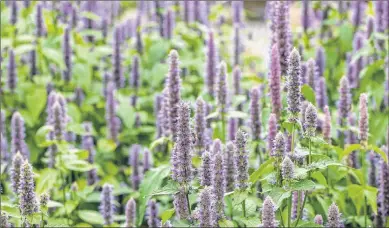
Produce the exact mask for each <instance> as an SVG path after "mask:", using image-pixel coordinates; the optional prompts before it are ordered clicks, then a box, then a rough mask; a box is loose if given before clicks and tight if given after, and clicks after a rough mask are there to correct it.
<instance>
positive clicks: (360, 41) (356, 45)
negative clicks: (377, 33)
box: [350, 32, 365, 88]
mask: <svg viewBox="0 0 389 228" xmlns="http://www.w3.org/2000/svg"><path fill="white" fill-rule="evenodd" d="M364 41H365V38H364V37H363V35H362V33H361V32H357V33H356V34H355V36H354V40H353V52H354V54H355V53H357V52H358V51H359V50H361V49H362V47H363V45H364ZM363 67H364V64H363V58H362V57H359V58H358V59H357V60H356V62H355V63H354V69H353V81H352V82H353V84H351V87H352V88H358V87H359V83H360V76H359V74H360V72H361V71H362V69H363ZM350 82H351V81H350Z"/></svg>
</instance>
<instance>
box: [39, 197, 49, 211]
mask: <svg viewBox="0 0 389 228" xmlns="http://www.w3.org/2000/svg"><path fill="white" fill-rule="evenodd" d="M49 200H50V195H49V194H47V193H42V194H41V195H40V196H39V206H40V209H41V211H42V209H47V204H48V203H49Z"/></svg>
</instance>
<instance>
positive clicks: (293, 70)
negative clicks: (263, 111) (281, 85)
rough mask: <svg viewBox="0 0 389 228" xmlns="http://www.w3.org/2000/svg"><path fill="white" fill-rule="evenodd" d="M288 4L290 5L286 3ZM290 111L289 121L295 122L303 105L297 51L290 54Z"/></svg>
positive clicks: (294, 50)
mask: <svg viewBox="0 0 389 228" xmlns="http://www.w3.org/2000/svg"><path fill="white" fill-rule="evenodd" d="M284 4H288V3H284ZM287 80H288V81H287V83H288V84H287V85H288V94H287V101H288V111H289V113H290V117H289V119H290V120H291V121H295V118H296V116H298V114H299V113H300V105H301V99H300V98H301V93H300V87H301V66H300V54H299V53H298V51H297V50H296V49H293V51H292V52H291V53H290V56H289V68H288V78H287Z"/></svg>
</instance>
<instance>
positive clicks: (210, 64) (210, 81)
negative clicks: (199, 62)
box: [205, 31, 217, 96]
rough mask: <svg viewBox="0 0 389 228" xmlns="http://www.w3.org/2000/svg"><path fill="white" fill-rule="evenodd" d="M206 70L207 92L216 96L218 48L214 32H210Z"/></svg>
mask: <svg viewBox="0 0 389 228" xmlns="http://www.w3.org/2000/svg"><path fill="white" fill-rule="evenodd" d="M205 57H206V63H205V66H206V68H205V69H206V70H205V84H206V85H207V92H208V94H209V95H210V96H213V95H214V89H215V81H216V65H217V63H216V61H217V47H216V42H215V40H214V34H213V31H209V32H208V40H207V49H206V55H205Z"/></svg>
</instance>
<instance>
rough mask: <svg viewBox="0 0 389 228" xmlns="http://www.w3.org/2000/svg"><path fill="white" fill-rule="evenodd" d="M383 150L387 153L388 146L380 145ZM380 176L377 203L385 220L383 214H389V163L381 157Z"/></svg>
mask: <svg viewBox="0 0 389 228" xmlns="http://www.w3.org/2000/svg"><path fill="white" fill-rule="evenodd" d="M382 149H383V151H384V152H386V154H387V155H388V148H386V147H385V146H383V147H382ZM379 172H380V175H379V176H380V177H379V193H378V199H377V202H378V203H379V209H378V211H379V214H381V215H382V217H383V218H384V220H385V216H388V215H389V178H388V176H389V165H388V164H387V163H386V162H385V161H383V160H382V159H381V161H380V169H379Z"/></svg>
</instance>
